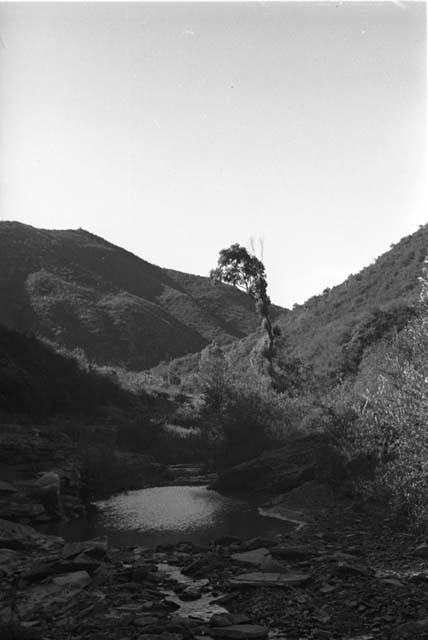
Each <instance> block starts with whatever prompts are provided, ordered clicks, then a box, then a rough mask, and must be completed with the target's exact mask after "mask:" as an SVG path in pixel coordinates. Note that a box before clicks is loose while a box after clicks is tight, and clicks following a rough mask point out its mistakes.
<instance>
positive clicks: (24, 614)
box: [0, 486, 428, 640]
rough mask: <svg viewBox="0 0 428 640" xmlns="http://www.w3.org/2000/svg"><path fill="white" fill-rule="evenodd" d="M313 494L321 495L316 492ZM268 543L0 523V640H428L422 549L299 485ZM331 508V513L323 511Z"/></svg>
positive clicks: (427, 558) (375, 514)
mask: <svg viewBox="0 0 428 640" xmlns="http://www.w3.org/2000/svg"><path fill="white" fill-rule="evenodd" d="M317 491H318V494H317ZM298 493H299V495H294V500H295V502H296V503H297V502H298V501H300V502H299V504H302V503H303V504H304V498H305V496H306V498H307V497H308V495H312V496H314V495H315V496H316V502H317V505H314V504H312V505H311V511H310V515H309V510H308V508H307V507H305V505H304V506H303V509H301V510H300V511H299V512H298V511H297V510H296V509H295V508H294V509H293V506H294V505H293V494H289V495H288V496H287V497H286V498H284V500H283V501H282V502H281V500H279V499H277V500H275V505H274V506H271V507H270V508H271V509H273V508H276V509H277V511H278V512H280V511H281V510H282V511H281V512H282V514H283V516H284V514H290V513H295V514H297V513H298V515H299V518H296V523H295V524H294V525H293V527H292V528H291V529H290V530H289V533H287V534H283V535H280V536H277V537H275V538H274V539H273V538H272V539H247V540H238V539H235V538H223V539H220V540H217V541H213V542H212V543H211V544H210V545H207V546H204V547H202V546H198V545H195V544H192V543H190V542H182V543H180V544H177V545H171V546H162V547H158V548H156V549H145V548H141V547H137V548H127V549H114V548H109V547H108V545H107V542H106V541H105V540H92V541H87V542H82V543H65V542H64V540H62V539H61V538H53V537H47V536H42V535H41V534H38V533H37V532H35V531H34V529H31V528H30V527H27V526H23V525H20V524H17V523H11V522H7V521H5V520H3V521H0V579H1V582H2V588H1V590H0V591H1V602H0V624H1V625H2V633H1V634H0V636H1V638H2V640H3V639H4V640H12V639H13V640H17V639H22V640H31V639H34V640H37V639H40V640H74V639H75V640H83V639H88V640H89V639H91V640H98V639H100V640H101V639H111V640H188V639H192V638H193V639H196V640H202V639H205V640H209V639H210V638H213V639H215V638H230V639H233V638H235V639H240V638H242V639H245V638H264V637H268V636H269V637H271V638H284V640H285V639H290V640H292V639H296V640H297V639H298V638H302V639H303V638H304V639H307V640H309V639H310V640H318V639H324V638H332V639H336V638H337V639H343V640H345V639H350V638H352V639H354V640H357V639H358V640H369V639H371V638H376V639H377V638H379V639H387V638H396V639H401V638H415V637H428V544H427V542H426V541H425V539H423V538H420V539H419V538H417V537H415V536H413V535H411V534H409V533H404V532H403V531H399V530H398V529H396V528H394V526H393V524H392V523H391V522H390V521H389V520H388V519H387V518H386V517H385V514H384V513H383V512H382V513H381V512H379V511H368V512H364V513H359V512H358V511H356V510H355V505H352V503H350V502H349V501H345V500H343V499H337V498H332V496H331V495H328V491H327V492H323V491H320V490H319V489H316V488H314V487H313V486H312V487H309V489H308V487H307V489H306V491H304V490H302V489H299V490H298ZM327 503H328V505H327Z"/></svg>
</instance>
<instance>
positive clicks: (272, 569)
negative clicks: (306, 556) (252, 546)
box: [260, 556, 289, 573]
mask: <svg viewBox="0 0 428 640" xmlns="http://www.w3.org/2000/svg"><path fill="white" fill-rule="evenodd" d="M260 570H261V571H263V573H288V571H289V569H288V567H285V566H284V565H282V564H281V563H280V562H278V561H277V560H274V559H273V558H272V556H269V557H268V558H266V559H265V560H263V562H262V563H261V565H260Z"/></svg>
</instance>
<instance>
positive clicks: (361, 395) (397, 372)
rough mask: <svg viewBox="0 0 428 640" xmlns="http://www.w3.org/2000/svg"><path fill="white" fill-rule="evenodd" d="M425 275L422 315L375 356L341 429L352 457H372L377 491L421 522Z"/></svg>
mask: <svg viewBox="0 0 428 640" xmlns="http://www.w3.org/2000/svg"><path fill="white" fill-rule="evenodd" d="M421 280H422V292H421V300H420V304H419V308H418V316H417V317H416V318H414V319H413V320H411V321H410V322H409V323H408V324H407V326H406V327H405V328H404V329H402V331H401V332H399V333H397V334H396V336H395V337H394V338H393V339H392V340H390V341H389V343H388V344H384V345H383V346H382V347H380V348H379V350H378V353H377V354H374V355H373V357H372V364H373V363H374V364H375V368H374V370H371V371H370V370H369V369H366V371H365V380H361V377H360V379H359V380H357V383H356V384H355V386H354V388H353V389H352V390H349V389H348V392H347V396H346V397H345V401H344V403H343V410H344V411H348V418H347V420H345V421H344V423H343V424H342V425H341V427H340V428H339V429H338V430H337V432H336V437H337V442H340V445H341V447H342V450H343V451H344V453H345V454H346V455H347V456H348V459H349V461H350V462H352V461H355V460H357V459H360V460H361V459H365V460H366V461H367V460H371V461H372V463H373V466H374V467H375V476H374V482H373V483H372V484H371V489H372V493H373V495H375V496H377V497H379V496H385V495H388V496H389V497H390V500H391V503H392V505H393V506H394V508H395V510H396V512H397V513H400V514H405V515H406V516H407V517H408V518H409V519H410V521H412V522H413V523H414V524H416V525H422V524H427V523H428V428H427V425H428V281H427V279H426V275H424V277H423V278H422V279H421ZM375 355H377V356H378V357H377V358H376V357H374V356H375ZM364 382H365V383H366V384H365V385H364ZM335 406H336V407H337V406H338V403H337V402H336V405H335ZM350 416H352V419H350Z"/></svg>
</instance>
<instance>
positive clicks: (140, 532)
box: [56, 486, 293, 547]
mask: <svg viewBox="0 0 428 640" xmlns="http://www.w3.org/2000/svg"><path fill="white" fill-rule="evenodd" d="M290 528H293V526H292V525H290V524H289V523H287V522H284V521H282V520H277V519H275V518H271V517H266V516H262V515H260V514H259V512H258V510H257V506H256V505H254V504H250V503H249V502H247V501H246V500H243V499H240V498H235V497H230V496H222V495H220V494H219V493H217V492H216V491H212V490H210V489H208V488H207V487H205V486H196V487H195V486H167V487H152V488H149V489H140V490H137V491H129V492H127V493H122V494H119V495H117V496H113V497H111V498H109V499H108V500H103V501H100V502H98V503H97V511H96V512H95V513H94V514H91V516H90V517H89V518H88V519H87V520H84V521H80V520H76V521H74V522H71V523H68V524H64V525H60V527H59V529H57V531H56V533H57V534H59V535H62V536H64V537H65V538H67V539H69V540H70V539H71V540H83V539H87V538H91V537H96V536H104V535H106V536H107V537H108V539H109V541H110V543H111V544H113V545H118V546H132V545H141V546H148V547H149V546H150V547H151V546H154V545H157V544H161V543H176V542H179V541H183V540H189V541H192V542H195V543H200V544H206V543H208V542H209V541H211V540H214V539H215V538H218V537H220V536H224V535H232V536H237V537H239V538H252V537H256V536H269V535H274V534H275V533H284V532H286V531H289V530H290Z"/></svg>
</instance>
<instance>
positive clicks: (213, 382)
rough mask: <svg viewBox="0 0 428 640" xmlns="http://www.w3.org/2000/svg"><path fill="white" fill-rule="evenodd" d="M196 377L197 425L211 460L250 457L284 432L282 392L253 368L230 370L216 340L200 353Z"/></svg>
mask: <svg viewBox="0 0 428 640" xmlns="http://www.w3.org/2000/svg"><path fill="white" fill-rule="evenodd" d="M200 383H201V389H202V393H203V405H202V408H201V410H200V425H201V429H202V430H203V434H204V437H205V439H206V445H207V450H208V451H210V452H211V455H212V457H213V459H214V462H215V464H216V466H219V467H227V466H230V465H233V464H237V463H239V462H242V461H243V460H247V459H249V458H252V457H255V456H257V455H259V454H260V453H262V452H263V451H264V450H266V449H268V448H271V447H273V446H275V445H277V444H279V441H280V439H281V438H282V437H284V435H285V432H286V426H285V425H286V423H287V416H286V412H285V410H284V409H285V396H282V395H281V394H278V393H276V392H275V391H274V390H273V389H272V387H271V384H270V381H269V380H268V379H264V378H263V377H261V376H258V375H257V374H255V373H252V372H249V373H248V374H247V376H239V377H236V376H234V374H233V372H232V368H231V366H230V364H229V363H228V361H227V359H226V358H225V355H224V352H223V350H222V349H221V348H220V347H219V346H218V345H215V344H213V345H210V346H208V347H207V348H206V349H205V350H204V351H203V352H202V354H201V361H200Z"/></svg>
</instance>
